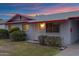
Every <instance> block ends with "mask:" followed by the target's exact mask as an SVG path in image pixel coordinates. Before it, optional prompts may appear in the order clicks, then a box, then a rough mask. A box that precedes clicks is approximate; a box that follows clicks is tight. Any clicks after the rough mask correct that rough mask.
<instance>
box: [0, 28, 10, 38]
mask: <svg viewBox="0 0 79 59" xmlns="http://www.w3.org/2000/svg"><path fill="white" fill-rule="evenodd" d="M8 38H9V32H8V30H6V29H0V39H8Z"/></svg>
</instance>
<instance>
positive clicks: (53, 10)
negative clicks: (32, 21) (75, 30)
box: [27, 7, 79, 16]
mask: <svg viewBox="0 0 79 59" xmlns="http://www.w3.org/2000/svg"><path fill="white" fill-rule="evenodd" d="M78 10H79V8H78V7H61V8H47V9H46V8H45V9H43V11H42V12H40V13H32V14H27V15H28V16H36V15H50V14H56V13H64V12H72V11H78Z"/></svg>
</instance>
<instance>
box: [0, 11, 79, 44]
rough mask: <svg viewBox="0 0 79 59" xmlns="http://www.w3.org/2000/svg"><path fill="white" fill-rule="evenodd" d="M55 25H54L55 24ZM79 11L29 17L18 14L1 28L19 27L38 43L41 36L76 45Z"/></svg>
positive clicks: (78, 32)
mask: <svg viewBox="0 0 79 59" xmlns="http://www.w3.org/2000/svg"><path fill="white" fill-rule="evenodd" d="M53 23H54V24H53ZM78 25H79V11H74V12H65V13H58V14H51V15H41V16H35V17H31V18H30V17H27V16H23V15H20V14H16V15H15V16H14V17H12V18H11V19H10V20H8V21H7V22H6V23H0V28H4V29H8V30H9V29H10V28H12V27H19V28H20V29H21V30H23V31H25V32H26V33H27V36H28V38H29V40H31V41H37V40H38V36H39V35H49V36H60V37H61V38H62V39H63V42H64V44H65V45H68V44H72V43H75V42H76V41H78V39H79V27H78Z"/></svg>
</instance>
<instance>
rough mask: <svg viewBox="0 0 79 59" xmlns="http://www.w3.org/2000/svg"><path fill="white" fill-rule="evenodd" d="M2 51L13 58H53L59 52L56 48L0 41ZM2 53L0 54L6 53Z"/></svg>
mask: <svg viewBox="0 0 79 59" xmlns="http://www.w3.org/2000/svg"><path fill="white" fill-rule="evenodd" d="M2 48H3V49H2ZM1 49H2V50H3V51H5V53H8V55H12V56H53V55H56V54H57V53H58V52H59V50H58V49H57V48H56V47H48V46H41V45H39V44H32V43H26V42H25V41H24V42H10V41H8V40H0V50H1ZM2 50H1V51H2ZM1 51H0V53H4V52H1ZM5 53H4V54H5ZM6 55H7V54H6Z"/></svg>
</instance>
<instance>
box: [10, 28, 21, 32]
mask: <svg viewBox="0 0 79 59" xmlns="http://www.w3.org/2000/svg"><path fill="white" fill-rule="evenodd" d="M14 31H20V29H19V28H18V27H13V28H11V29H10V31H9V32H10V33H12V32H14Z"/></svg>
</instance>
